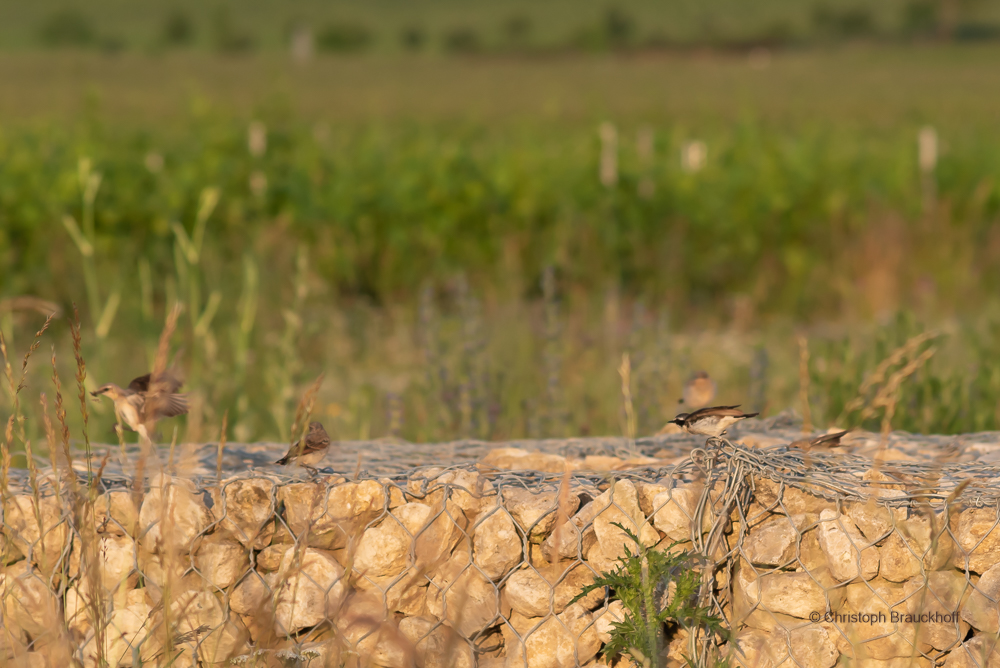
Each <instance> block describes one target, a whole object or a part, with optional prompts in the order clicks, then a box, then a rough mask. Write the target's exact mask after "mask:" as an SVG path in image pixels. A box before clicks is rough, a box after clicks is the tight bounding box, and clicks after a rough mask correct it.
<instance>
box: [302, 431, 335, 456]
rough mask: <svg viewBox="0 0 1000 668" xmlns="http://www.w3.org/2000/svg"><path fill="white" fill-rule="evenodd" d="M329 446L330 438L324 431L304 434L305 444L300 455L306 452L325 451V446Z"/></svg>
mask: <svg viewBox="0 0 1000 668" xmlns="http://www.w3.org/2000/svg"><path fill="white" fill-rule="evenodd" d="M329 445H330V436H329V435H327V433H326V430H325V429H320V430H319V431H315V432H312V431H311V432H309V433H308V434H306V438H305V444H304V445H303V447H302V454H306V453H308V452H316V451H318V450H325V449H326V448H327V446H329Z"/></svg>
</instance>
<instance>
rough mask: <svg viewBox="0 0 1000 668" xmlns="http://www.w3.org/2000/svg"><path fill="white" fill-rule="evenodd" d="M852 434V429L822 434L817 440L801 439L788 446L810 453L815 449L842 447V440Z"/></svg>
mask: <svg viewBox="0 0 1000 668" xmlns="http://www.w3.org/2000/svg"><path fill="white" fill-rule="evenodd" d="M850 432H851V430H850V429H845V430H844V431H835V432H833V433H832V434H820V435H819V436H817V437H816V438H800V439H798V440H797V441H792V442H791V443H789V444H788V447H790V448H799V449H800V450H805V451H806V452H809V451H810V450H812V449H813V448H817V447H819V448H835V447H837V446H838V445H840V439H841V438H843V437H844V436H846V435H847V434H849V433H850Z"/></svg>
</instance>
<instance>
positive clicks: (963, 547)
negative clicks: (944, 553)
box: [952, 508, 1000, 573]
mask: <svg viewBox="0 0 1000 668" xmlns="http://www.w3.org/2000/svg"><path fill="white" fill-rule="evenodd" d="M955 539H956V541H957V543H958V549H957V550H955V553H954V554H953V556H952V560H953V563H954V565H955V566H956V567H957V568H960V569H964V568H965V567H966V560H968V568H969V570H970V571H973V572H976V573H984V572H985V571H986V570H988V569H989V568H990V567H992V566H993V565H995V564H997V563H1000V524H998V521H997V512H996V510H995V509H993V508H969V509H967V510H963V511H962V514H961V515H959V518H958V530H957V531H955Z"/></svg>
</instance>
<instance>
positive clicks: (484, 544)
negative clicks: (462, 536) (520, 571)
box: [472, 504, 522, 580]
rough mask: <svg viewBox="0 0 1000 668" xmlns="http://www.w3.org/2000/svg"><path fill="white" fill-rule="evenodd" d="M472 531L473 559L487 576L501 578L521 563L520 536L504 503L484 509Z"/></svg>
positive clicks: (495, 578) (494, 578)
mask: <svg viewBox="0 0 1000 668" xmlns="http://www.w3.org/2000/svg"><path fill="white" fill-rule="evenodd" d="M472 531H473V532H472V546H473V553H474V560H475V562H476V565H477V566H478V567H479V568H480V569H482V572H483V573H484V574H485V575H486V577H488V578H490V579H492V580H499V579H501V578H502V577H503V576H505V575H506V574H507V573H509V572H510V571H511V570H512V569H513V568H514V567H515V566H517V565H518V564H519V563H521V554H522V546H521V536H520V535H519V534H518V532H517V527H515V526H514V520H512V519H511V517H510V515H509V514H508V513H507V511H506V509H504V507H503V506H501V505H499V504H497V505H495V506H493V508H491V509H489V510H485V511H483V513H482V514H481V515H480V517H479V521H478V522H477V524H476V526H475V527H474V528H473V530H472Z"/></svg>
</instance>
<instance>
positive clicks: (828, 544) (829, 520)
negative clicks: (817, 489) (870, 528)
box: [819, 508, 878, 582]
mask: <svg viewBox="0 0 1000 668" xmlns="http://www.w3.org/2000/svg"><path fill="white" fill-rule="evenodd" d="M819 517H820V524H819V544H820V547H822V548H823V551H824V552H825V553H826V561H827V564H828V565H829V567H830V573H831V574H832V575H833V577H834V578H836V579H837V580H838V581H840V582H844V581H847V580H853V579H854V578H857V577H859V576H860V577H862V578H864V579H865V580H870V579H872V578H873V577H875V576H876V575H878V548H877V547H874V546H871V547H869V543H868V540H866V539H865V537H864V536H862V535H861V532H860V531H858V529H857V527H856V526H855V525H854V522H853V521H852V520H851V519H850V518H849V517H847V516H846V515H838V514H837V512H836V511H835V510H830V509H829V508H826V509H824V510H823V511H822V512H821V513H820V516H819ZM859 560H860V562H861V563H860V565H859V564H858V561H859Z"/></svg>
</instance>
